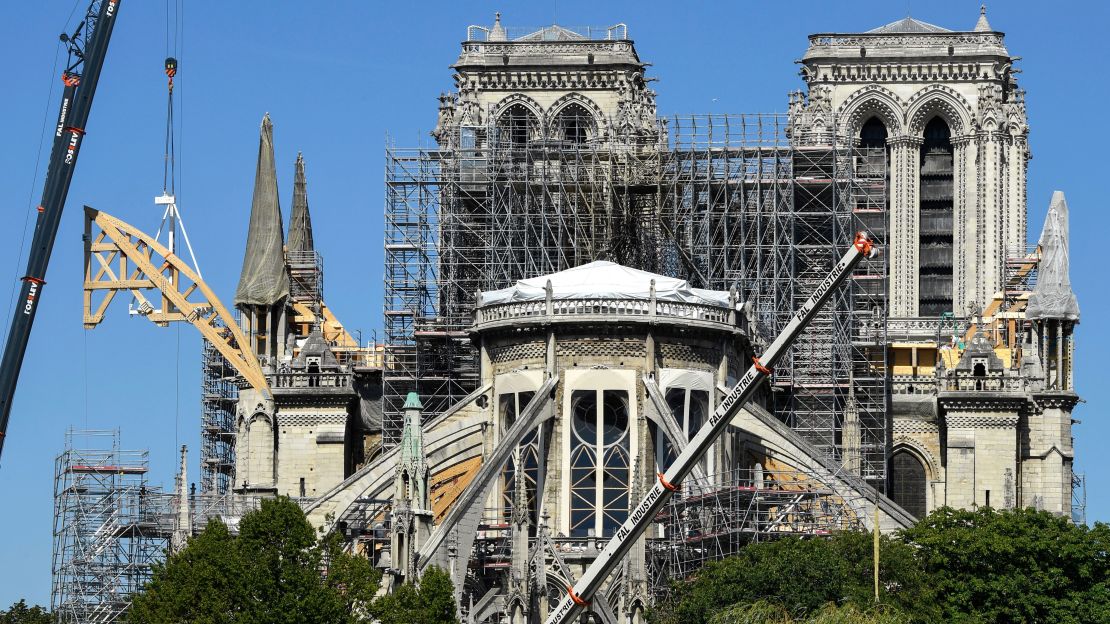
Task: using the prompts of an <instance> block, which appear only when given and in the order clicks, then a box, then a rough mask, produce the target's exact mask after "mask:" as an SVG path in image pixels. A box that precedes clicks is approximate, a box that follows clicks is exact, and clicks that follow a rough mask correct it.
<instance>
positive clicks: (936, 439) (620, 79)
mask: <svg viewBox="0 0 1110 624" xmlns="http://www.w3.org/2000/svg"><path fill="white" fill-rule="evenodd" d="M644 43H645V44H647V45H649V46H650V42H644ZM1017 60H1018V59H1017V58H1016V57H1014V56H1012V55H1011V54H1010V52H1009V51H1008V49H1007V48H1006V45H1005V43H1004V34H1003V33H1002V32H999V31H997V30H995V29H994V28H993V27H992V26H991V25H990V23H989V22H988V21H987V16H986V13H985V11H983V12H981V14H980V15H979V16H978V21H976V22H975V23H974V25H973V26H972V27H971V28H970V29H967V30H949V29H946V28H942V27H940V26H935V25H932V24H927V23H924V22H921V21H918V20H915V19H913V18H908V17H907V18H905V19H902V20H899V21H896V22H893V23H890V24H887V25H885V26H881V27H878V28H874V29H872V30H867V31H864V32H858V33H819V34H814V35H811V36H810V37H809V44H808V48H807V49H806V50H805V53H804V55H803V56H802V58H801V61H800V67H801V76H802V79H803V83H804V84H803V85H801V86H802V89H801V90H799V91H797V92H794V93H791V94H789V96H788V98H789V99H788V112H787V113H786V114H783V115H709V116H698V115H691V116H675V117H671V118H661V117H659V116H658V114H657V112H656V107H655V92H654V91H653V85H652V83H653V78H652V77H651V76H650V74H649V67H650V64H649V63H647V62H645V61H643V60H642V59H641V57H640V51H639V50H638V49H637V47H636V45H635V44H634V42H633V40H632V39H631V38H630V29H629V27H628V26H625V25H623V24H619V25H616V26H612V27H606V28H600V29H586V30H584V31H581V32H580V31H579V30H571V29H568V28H563V27H560V26H549V27H545V28H539V29H515V28H513V27H509V26H506V25H503V24H502V21H501V16H500V14H499V15H497V17H496V18H495V20H494V23H493V24H492V25H480V26H470V27H469V28H468V29H467V31H466V37H465V41H463V43H462V49H461V51H460V54H459V56H458V58H457V59H456V60H455V62H454V64H453V65H451V70H452V72H453V78H454V84H455V90H454V91H452V92H451V93H445V94H441V95H440V96H439V98H438V111H437V114H438V117H436V118H435V119H434V124H435V125H434V131H433V132H432V136H433V137H434V139H435V143H436V145H435V146H434V147H432V148H420V149H413V150H406V149H403V148H394V147H391V148H390V149H388V150H387V153H386V161H387V181H386V186H387V199H386V207H385V230H386V231H385V238H386V240H385V277H386V287H385V302H384V324H385V334H384V336H385V338H384V343H383V344H381V345H378V344H374V345H372V346H370V347H367V346H365V345H364V344H363V343H362V342H361V341H360V340H357V339H356V338H354V337H352V335H351V334H350V333H349V332H348V331H347V330H346V329H345V328H344V326H343V324H342V323H341V322H340V321H339V320H338V319H337V318H336V317H335V315H334V314H333V313H332V312H331V310H330V309H329V308H328V307H327V305H326V304H325V303H324V295H323V263H322V260H321V257H320V255H319V254H318V253H317V252H316V249H315V247H314V243H313V239H312V229H311V218H310V216H309V209H308V194H307V183H306V173H305V163H304V161H303V159H300V158H298V161H297V163H296V165H295V167H294V183H295V192H294V195H293V197H294V200H293V202H294V205H293V208H292V212H291V214H292V218H291V222H290V224H289V226H288V229H286V228H285V227H284V224H283V223H282V217H281V210H280V207H279V206H278V200H277V196H278V193H277V173H276V169H277V167H276V165H275V163H274V159H273V140H274V139H273V125H272V124H271V122H270V120H269V118H268V117H267V118H266V119H265V120H264V121H263V125H262V135H261V141H260V149H259V161H258V169H257V172H256V183H255V192H254V204H253V206H252V210H251V217H250V229H249V234H248V241H247V252H246V255H245V259H244V265H243V271H242V277H241V280H240V283H239V288H238V291H237V293H236V298H235V305H236V307H237V308H238V310H239V312H240V318H241V325H242V327H243V329H244V334H245V335H246V336H248V338H249V340H250V342H251V348H252V349H253V351H254V352H255V353H256V355H257V356H258V357H259V360H260V362H261V364H262V367H263V371H264V373H265V375H266V378H267V381H268V383H269V386H270V388H271V389H272V394H271V396H266V395H264V394H263V393H260V392H258V391H257V390H255V389H252V388H251V387H250V386H249V385H246V384H240V387H239V389H238V398H237V400H236V402H235V410H234V416H233V418H234V426H233V428H231V429H230V430H227V431H222V432H216V433H213V434H212V435H213V436H222V437H220V438H219V440H222V442H221V444H223V445H224V447H223V448H225V450H227V452H226V453H225V457H224V460H223V461H222V462H221V460H220V458H219V457H217V456H216V455H210V456H209V457H208V460H206V461H208V463H206V464H204V465H205V466H208V468H206V469H205V470H206V472H205V475H206V478H211V479H212V483H213V485H212V487H213V488H215V489H219V486H217V485H215V484H217V483H222V482H225V481H226V485H225V486H224V487H226V488H228V489H230V490H232V491H234V492H235V493H238V494H240V495H244V496H249V495H274V494H279V495H288V496H292V497H294V498H296V499H298V500H299V501H301V502H302V506H303V507H304V509H305V510H306V512H307V514H308V516H309V519H310V521H311V522H312V523H313V524H314V525H315V526H318V527H320V528H321V529H322V530H325V531H332V530H334V531H340V532H342V533H343V535H344V536H345V537H346V538H347V539H348V540H349V541H350V542H351V544H352V545H353V548H355V550H356V551H358V552H361V553H363V554H365V555H366V556H368V557H369V558H370V559H371V560H372V561H373V562H374V563H375V565H377V566H379V567H380V568H381V569H383V570H384V571H385V572H386V578H387V584H389V585H392V584H396V583H401V582H404V581H406V580H413V579H415V578H418V577H419V575H420V574H421V573H422V571H424V570H426V569H427V568H428V566H431V565H438V566H440V567H442V568H444V569H445V570H447V571H448V572H449V574H450V575H451V577H452V580H453V582H454V585H455V592H456V599H457V602H458V605H459V613H460V615H462V616H463V617H464V618H465V620H464V621H468V622H494V621H497V622H500V621H511V622H532V621H537V620H538V619H541V618H542V617H544V616H545V614H546V613H547V611H548V609H549V608H552V607H553V606H554V604H555V603H554V602H552V601H553V600H558V599H559V598H561V596H562V595H563V594H564V593H565V591H566V587H568V586H571V585H573V584H574V582H575V580H576V579H577V578H578V577H579V576H580V575H581V574H582V572H583V571H584V570H585V568H586V566H588V565H589V563H590V562H592V561H593V560H594V558H595V557H596V556H597V555H598V553H599V552H600V549H601V548H602V547H603V546H604V544H605V543H606V541H607V540H608V539H610V538H612V537H613V534H614V532H615V531H616V530H617V529H618V528H619V527H620V525H621V524H622V523H623V522H624V521H625V520H626V519H627V518H628V517H629V513H630V509H631V508H632V507H634V506H635V505H636V504H637V503H638V502H639V499H640V497H641V496H642V495H643V494H644V493H645V492H646V491H647V490H648V489H649V488H651V487H652V485H653V484H654V483H655V482H656V481H657V480H658V479H659V478H661V477H660V475H661V473H662V471H663V470H664V469H666V467H667V466H669V465H670V463H671V462H673V461H674V460H675V458H676V457H677V456H678V454H679V453H681V452H682V450H683V449H684V448H685V447H686V444H687V443H688V441H689V440H690V439H691V437H692V436H693V435H694V433H696V432H697V431H698V430H699V429H700V428H701V427H702V425H704V424H705V423H706V422H707V420H708V418H709V416H710V415H711V414H712V413H713V411H714V410H715V409H716V408H717V407H718V406H719V405H720V403H721V401H722V399H723V398H724V397H725V396H726V394H727V393H728V391H729V389H730V388H731V387H732V386H733V385H735V384H736V382H737V380H738V379H739V378H740V376H741V375H743V373H744V371H745V370H746V369H747V368H748V366H750V365H751V362H752V359H753V357H757V356H758V355H759V354H760V353H762V352H763V351H764V349H766V347H767V346H768V345H769V344H770V342H771V341H772V340H773V339H774V337H775V335H776V334H777V333H778V331H780V330H781V329H782V327H783V326H784V324H785V323H786V321H787V320H788V319H789V318H790V316H791V314H793V311H794V307H795V306H796V305H798V304H799V303H800V302H801V301H804V300H805V299H806V298H807V297H808V296H809V294H810V292H811V291H812V290H813V288H815V287H816V286H818V285H819V284H820V282H821V280H822V279H823V278H824V276H825V275H826V274H827V272H828V271H829V269H830V268H831V267H832V266H833V264H834V263H835V262H836V260H837V259H838V258H839V257H840V254H842V253H843V251H844V249H846V248H847V246H848V245H849V244H850V243H851V241H852V238H853V236H854V234H855V232H856V231H859V230H867V231H869V232H871V233H872V235H873V236H874V237H875V238H876V240H877V242H878V244H879V246H880V247H881V248H882V252H883V253H882V255H881V256H880V257H879V258H877V259H875V260H869V261H865V262H864V264H863V265H861V267H860V268H858V269H857V270H856V271H855V273H854V274H853V276H852V279H851V280H849V284H848V286H846V287H845V288H844V289H843V292H838V294H836V295H835V296H834V297H833V299H832V300H831V301H830V303H829V304H828V308H827V309H826V310H824V311H823V312H822V313H821V314H820V315H818V317H817V318H816V320H815V321H814V322H813V324H812V325H811V326H810V327H809V328H808V329H807V330H806V331H805V332H804V333H803V334H802V336H801V338H800V339H799V341H798V342H797V344H795V345H794V346H793V347H792V348H791V350H790V353H789V355H788V356H787V357H786V358H784V359H783V360H782V362H781V363H780V364H779V366H778V367H776V369H775V371H774V373H773V376H772V378H771V380H770V381H769V382H768V383H767V384H766V385H765V386H763V387H762V388H761V389H760V391H759V393H758V394H757V397H756V399H755V400H754V401H753V402H751V403H750V404H748V405H747V406H745V407H744V408H743V409H742V410H740V412H739V413H738V415H737V416H736V417H735V418H734V419H733V420H732V421H731V423H730V425H729V427H728V429H727V431H726V432H725V433H724V435H723V436H721V437H720V438H719V439H717V440H716V441H715V442H714V444H713V446H712V447H711V449H710V451H709V452H708V453H707V454H706V455H705V456H704V457H703V458H702V459H701V460H700V462H699V463H698V464H697V466H696V467H695V468H694V470H693V472H692V474H691V475H690V476H689V477H688V478H687V480H686V481H685V482H684V483H683V484H682V487H681V491H680V492H679V493H678V494H676V496H675V497H674V499H673V500H672V502H670V503H669V504H668V505H667V507H666V508H665V510H664V511H663V512H660V513H659V514H658V516H657V517H655V518H653V519H652V526H651V527H650V528H649V529H648V531H647V532H646V533H645V535H644V536H642V537H641V538H639V539H638V540H637V541H636V543H635V544H634V545H633V547H632V549H631V551H630V552H629V554H628V555H627V558H626V561H625V562H624V564H623V565H622V566H621V567H620V568H619V571H618V572H617V573H616V574H615V575H614V576H613V577H611V578H610V580H609V582H608V584H607V586H606V588H605V589H604V590H603V591H602V592H600V593H599V594H597V595H596V596H595V599H594V601H593V602H592V603H591V605H590V609H591V610H592V612H593V615H592V616H591V617H594V618H595V621H602V622H616V621H618V619H619V620H620V621H631V622H639V621H642V619H643V613H644V610H645V609H646V608H648V607H649V606H650V605H651V604H652V602H653V601H654V600H655V599H656V598H657V597H658V596H659V595H660V593H661V592H663V591H665V589H666V587H667V586H668V584H669V580H670V579H673V578H682V577H684V576H689V575H690V574H692V573H694V572H696V570H697V569H698V568H699V567H700V566H701V565H703V564H704V563H705V562H707V561H709V560H712V559H715V558H720V557H723V556H727V555H728V554H731V553H734V552H736V550H737V549H739V548H742V547H743V546H744V545H745V544H747V543H749V542H751V541H753V540H758V539H770V538H773V537H776V536H784V535H805V536H819V535H825V534H828V533H829V532H832V531H836V530H842V529H849V528H856V529H872V528H875V525H876V522H877V523H878V528H879V529H881V530H883V531H893V530H896V529H898V528H903V527H907V526H909V525H911V524H913V523H914V522H915V520H916V519H917V518H921V517H923V516H924V515H925V514H927V513H928V512H929V511H931V510H933V509H936V508H938V507H941V506H945V505H947V506H952V507H962V508H975V507H978V506H990V507H994V508H1014V507H1034V508H1037V509H1043V510H1048V511H1051V512H1053V513H1056V514H1060V515H1068V514H1070V511H1071V501H1072V487H1073V475H1072V464H1073V447H1072V431H1071V430H1072V423H1073V420H1072V410H1073V408H1074V407H1075V405H1076V404H1077V402H1078V400H1079V397H1078V395H1077V394H1076V392H1075V389H1074V386H1073V377H1074V375H1073V364H1072V362H1073V355H1074V339H1073V336H1074V330H1075V327H1076V325H1077V324H1078V322H1079V308H1078V304H1077V302H1076V298H1075V295H1074V293H1073V292H1072V290H1071V286H1070V281H1069V275H1068V206H1067V202H1066V200H1065V198H1064V195H1063V193H1060V192H1057V193H1056V194H1054V195H1053V197H1052V200H1051V203H1050V205H1049V206H1048V207H1047V217H1046V220H1045V225H1044V229H1043V231H1042V232H1041V234H1040V236H1039V238H1037V239H1035V240H1034V241H1033V243H1032V244H1030V243H1029V242H1028V233H1027V231H1026V227H1027V206H1026V177H1027V170H1028V166H1029V162H1030V157H1031V156H1030V150H1029V131H1030V127H1029V124H1028V122H1027V119H1026V110H1025V104H1024V92H1023V91H1022V89H1021V88H1020V87H1019V85H1018V82H1017V78H1016V74H1017V73H1018V72H1017V70H1016V69H1015V67H1014V65H1015V63H1016V62H1017ZM428 95H429V96H430V95H432V94H428ZM431 114H432V110H431V109H430V108H429V115H431ZM432 121H433V118H432V117H429V122H432ZM206 435H208V434H206ZM215 439H216V438H215V437H214V438H213V440H215ZM216 446H217V443H216V442H215V441H213V442H212V447H213V448H215V447H216ZM232 456H233V457H232ZM228 457H232V459H230V460H228ZM502 617H504V618H507V619H500V618H502Z"/></svg>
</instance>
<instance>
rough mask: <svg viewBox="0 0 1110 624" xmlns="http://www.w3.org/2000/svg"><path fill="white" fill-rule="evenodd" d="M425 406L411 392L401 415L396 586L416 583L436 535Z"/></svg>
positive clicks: (392, 545) (394, 538) (394, 536)
mask: <svg viewBox="0 0 1110 624" xmlns="http://www.w3.org/2000/svg"><path fill="white" fill-rule="evenodd" d="M422 409H424V406H423V405H421V404H420V397H419V396H418V395H417V394H416V393H415V392H410V393H409V395H408V399H407V400H406V401H405V405H404V407H403V408H401V411H402V412H403V413H404V416H405V428H404V431H403V432H402V434H401V445H400V446H401V457H400V458H399V460H398V462H397V472H396V474H395V476H394V478H393V523H392V530H391V533H392V535H391V538H390V557H391V558H392V567H391V570H390V573H391V574H392V575H393V579H392V582H393V586H394V587H396V586H398V585H400V584H401V583H403V582H405V581H406V580H416V574H417V562H416V553H417V551H419V550H420V547H421V545H423V544H424V542H425V541H427V539H428V537H429V536H430V535H431V533H432V509H431V507H432V505H431V502H430V501H429V499H428V458H427V456H426V455H425V454H424V427H423V424H422V419H421V416H420V412H421V410H422Z"/></svg>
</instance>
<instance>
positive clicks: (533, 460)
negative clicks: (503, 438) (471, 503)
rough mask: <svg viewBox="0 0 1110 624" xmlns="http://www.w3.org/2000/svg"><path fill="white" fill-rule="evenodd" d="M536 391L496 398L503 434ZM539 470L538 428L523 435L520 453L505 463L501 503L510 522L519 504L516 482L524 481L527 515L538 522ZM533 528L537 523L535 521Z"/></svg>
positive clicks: (518, 446)
mask: <svg viewBox="0 0 1110 624" xmlns="http://www.w3.org/2000/svg"><path fill="white" fill-rule="evenodd" d="M535 394H536V393H535V392H508V393H505V394H502V395H500V396H498V397H497V403H498V408H497V409H498V413H499V414H501V426H502V431H503V432H504V431H508V430H509V428H510V427H512V426H513V423H515V422H516V419H517V416H518V415H520V413H521V412H523V411H524V408H525V407H526V406H527V405H528V403H529V402H531V400H532V397H533V396H535ZM539 470H540V446H539V429H538V428H536V429H533V430H531V431H529V432H528V433H526V434H524V438H523V439H521V441H520V444H519V445H517V450H516V452H515V453H513V455H512V456H511V457H510V458H509V461H507V462H506V463H505V468H504V469H503V470H502V473H501V475H502V489H501V500H502V505H501V507H502V509H503V517H504V518H505V520H506V521H508V520H509V519H510V518H511V517H512V511H513V505H514V503H515V502H516V498H515V497H516V480H517V478H523V479H524V488H525V491H526V492H527V500H528V512H529V515H530V517H531V518H532V519H533V520H535V519H536V506H537V502H536V491H537V488H536V485H537V480H538V478H539ZM533 526H535V523H534V522H533Z"/></svg>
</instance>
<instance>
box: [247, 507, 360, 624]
mask: <svg viewBox="0 0 1110 624" xmlns="http://www.w3.org/2000/svg"><path fill="white" fill-rule="evenodd" d="M238 545H239V551H240V555H241V556H242V557H243V560H244V561H246V562H249V565H247V566H246V574H245V581H246V586H247V593H248V601H247V604H246V605H244V609H243V610H242V612H241V613H240V616H239V618H238V619H237V620H236V621H237V622H243V623H246V624H299V623H306V624H307V623H314V622H320V623H332V622H339V621H342V620H343V604H342V600H341V599H340V597H339V595H338V594H337V593H336V592H335V591H332V590H331V589H330V588H329V587H328V586H327V585H326V584H325V582H324V579H323V577H322V576H321V575H320V568H321V561H322V559H321V551H320V549H319V548H317V544H316V533H315V531H314V530H313V529H312V525H311V524H309V523H308V520H307V519H306V518H305V516H304V512H303V511H302V510H301V508H300V506H298V505H297V504H296V503H295V502H293V501H292V500H290V499H289V498H287V497H284V496H279V497H278V498H275V499H265V500H263V501H262V506H261V508H260V509H259V510H258V511H255V512H252V513H249V514H246V515H245V516H243V520H242V521H241V522H240V523H239V539H238Z"/></svg>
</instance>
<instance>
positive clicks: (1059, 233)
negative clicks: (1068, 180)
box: [1026, 191, 1079, 321]
mask: <svg viewBox="0 0 1110 624" xmlns="http://www.w3.org/2000/svg"><path fill="white" fill-rule="evenodd" d="M1040 247H1041V264H1040V267H1038V275H1037V285H1036V286H1034V287H1033V294H1031V295H1030V296H1029V304H1028V307H1027V308H1026V317H1027V318H1029V319H1030V320H1036V319H1048V318H1052V319H1065V320H1069V321H1078V320H1079V302H1078V300H1077V299H1076V298H1075V292H1074V291H1072V289H1071V277H1070V276H1069V275H1068V273H1069V271H1070V267H1069V265H1070V262H1069V258H1068V202H1067V200H1065V199H1064V193H1063V191H1056V192H1054V193H1053V194H1052V202H1051V203H1050V204H1049V206H1048V216H1046V217H1045V220H1044V229H1043V230H1041V240H1040Z"/></svg>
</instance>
